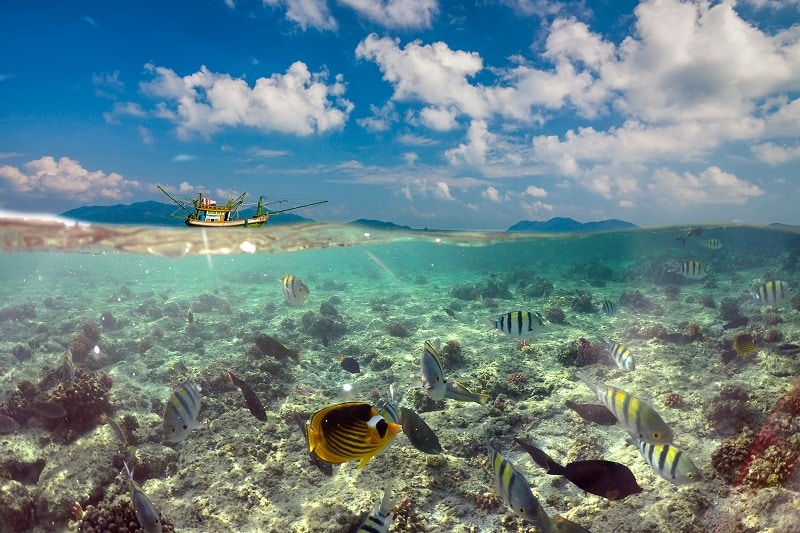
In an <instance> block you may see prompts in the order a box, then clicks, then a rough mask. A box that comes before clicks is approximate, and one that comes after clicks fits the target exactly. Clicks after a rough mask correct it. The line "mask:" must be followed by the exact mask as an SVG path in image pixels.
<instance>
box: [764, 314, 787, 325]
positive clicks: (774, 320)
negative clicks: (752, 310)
mask: <svg viewBox="0 0 800 533" xmlns="http://www.w3.org/2000/svg"><path fill="white" fill-rule="evenodd" d="M761 321H762V322H763V323H764V325H765V326H777V325H778V324H780V323H781V322H783V318H781V315H779V314H778V313H764V314H763V315H762V316H761Z"/></svg>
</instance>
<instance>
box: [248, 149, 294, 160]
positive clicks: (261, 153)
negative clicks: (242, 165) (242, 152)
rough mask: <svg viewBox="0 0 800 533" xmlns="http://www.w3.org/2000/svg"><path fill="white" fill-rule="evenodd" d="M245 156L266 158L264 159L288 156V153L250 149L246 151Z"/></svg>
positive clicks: (284, 151)
mask: <svg viewBox="0 0 800 533" xmlns="http://www.w3.org/2000/svg"><path fill="white" fill-rule="evenodd" d="M247 154H248V155H251V156H253V157H266V158H273V157H283V156H285V155H288V154H289V152H287V151H286V150H269V149H267V148H255V147H253V148H250V149H249V150H247Z"/></svg>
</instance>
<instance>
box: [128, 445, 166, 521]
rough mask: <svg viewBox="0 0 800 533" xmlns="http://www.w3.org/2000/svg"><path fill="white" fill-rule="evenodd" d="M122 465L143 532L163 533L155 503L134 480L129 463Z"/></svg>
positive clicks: (134, 509)
mask: <svg viewBox="0 0 800 533" xmlns="http://www.w3.org/2000/svg"><path fill="white" fill-rule="evenodd" d="M122 464H123V465H125V474H126V475H127V476H128V482H129V483H130V486H131V504H132V505H133V512H134V514H135V515H136V520H138V521H139V525H140V526H141V527H142V531H143V532H144V533H161V519H160V518H159V517H158V511H156V508H155V506H154V505H153V502H151V501H150V498H148V497H147V494H145V493H144V491H143V490H142V487H141V486H140V485H139V484H138V483H136V482H135V481H134V480H133V470H131V469H130V468H128V463H126V462H124V461H123V462H122Z"/></svg>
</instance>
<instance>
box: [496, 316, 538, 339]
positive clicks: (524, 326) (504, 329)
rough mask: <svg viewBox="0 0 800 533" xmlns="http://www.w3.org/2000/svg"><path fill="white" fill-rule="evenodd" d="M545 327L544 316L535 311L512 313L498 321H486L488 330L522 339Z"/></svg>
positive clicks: (497, 319) (499, 317)
mask: <svg viewBox="0 0 800 533" xmlns="http://www.w3.org/2000/svg"><path fill="white" fill-rule="evenodd" d="M543 326H544V319H542V315H540V314H539V313H537V312H535V311H533V312H531V311H511V312H509V313H506V314H504V315H500V316H498V317H497V318H496V319H491V318H489V319H486V329H487V330H493V329H496V330H497V331H499V332H501V333H503V334H505V335H513V336H516V337H522V336H524V335H529V334H531V333H534V332H536V331H539V330H540V329H541V328H542V327H543Z"/></svg>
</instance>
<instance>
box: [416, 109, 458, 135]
mask: <svg viewBox="0 0 800 533" xmlns="http://www.w3.org/2000/svg"><path fill="white" fill-rule="evenodd" d="M419 119H420V122H421V123H422V124H424V125H425V126H427V127H429V128H430V129H432V130H436V131H450V130H453V129H455V128H456V127H458V123H457V122H456V111H455V110H454V109H452V108H441V107H425V108H423V109H422V110H421V111H420V112H419Z"/></svg>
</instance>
